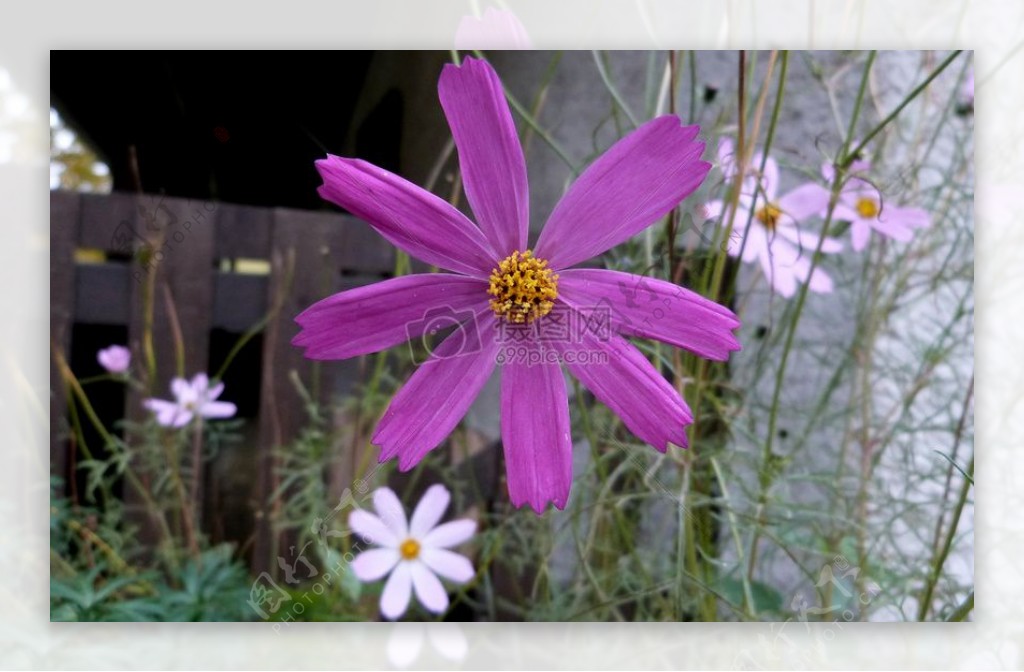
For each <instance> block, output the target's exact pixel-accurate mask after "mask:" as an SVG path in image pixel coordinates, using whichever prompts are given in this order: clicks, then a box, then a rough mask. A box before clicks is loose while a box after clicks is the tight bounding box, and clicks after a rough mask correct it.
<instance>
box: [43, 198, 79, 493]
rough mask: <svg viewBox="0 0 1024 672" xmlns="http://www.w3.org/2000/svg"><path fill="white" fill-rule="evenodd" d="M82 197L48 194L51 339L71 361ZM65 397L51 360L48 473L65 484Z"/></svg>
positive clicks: (62, 386) (66, 453)
mask: <svg viewBox="0 0 1024 672" xmlns="http://www.w3.org/2000/svg"><path fill="white" fill-rule="evenodd" d="M80 214H81V197H80V196H79V195H78V194H75V193H71V192H66V191H51V192H50V339H51V341H52V347H54V348H56V349H58V350H59V351H60V352H61V354H62V355H63V356H64V358H65V359H70V357H71V353H70V348H71V325H72V322H73V320H74V314H75V306H76V302H75V241H76V240H77V239H78V227H79V216H80ZM66 413H67V396H66V393H65V386H64V381H63V380H62V378H61V375H60V370H59V369H58V367H57V365H56V363H55V362H54V360H53V357H52V355H51V357H50V473H51V474H52V475H54V476H60V477H61V478H62V479H64V481H65V483H66V482H67V479H68V476H69V474H68V473H67V470H68V443H67V437H66V435H65V434H66V432H65V424H66V423H65V417H66Z"/></svg>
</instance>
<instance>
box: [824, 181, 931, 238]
mask: <svg viewBox="0 0 1024 672" xmlns="http://www.w3.org/2000/svg"><path fill="white" fill-rule="evenodd" d="M870 170H871V164H870V163H868V162H867V161H855V162H854V163H853V164H852V165H851V166H850V172H851V173H852V177H850V178H848V179H847V180H846V183H845V184H844V185H843V190H842V192H841V193H840V195H839V201H838V202H837V203H836V207H835V210H834V212H833V214H832V218H833V219H834V220H840V221H844V222H850V242H851V244H852V246H853V249H854V250H856V251H858V252H860V251H861V250H863V249H864V248H865V247H867V245H868V240H869V239H870V238H871V232H872V231H875V232H876V233H879V234H881V235H883V236H886V237H887V238H892V239H893V240H898V241H900V242H902V243H907V242H910V241H911V239H913V237H914V229H921V228H926V227H928V226H930V225H931V220H930V218H929V217H928V212H927V211H925V210H923V209H921V208H906V207H898V206H896V205H892V204H890V203H887V202H886V200H885V198H884V197H883V195H882V192H881V191H879V189H878V188H877V187H875V186H874V185H873V184H871V183H870V182H869V181H867V180H866V179H865V178H864V177H862V176H863V175H866V174H867V173H868V172H869V171H870ZM821 173H822V175H823V176H824V177H825V179H826V180H827V181H829V182H831V181H832V178H833V175H834V174H835V169H834V168H833V167H832V165H831V164H829V163H826V164H824V165H823V166H822V168H821ZM822 191H823V192H824V188H822ZM825 193H826V197H827V192H825ZM827 209H828V207H827V205H826V206H825V207H823V208H822V209H821V212H820V214H821V215H822V216H824V215H825V214H826V211H827Z"/></svg>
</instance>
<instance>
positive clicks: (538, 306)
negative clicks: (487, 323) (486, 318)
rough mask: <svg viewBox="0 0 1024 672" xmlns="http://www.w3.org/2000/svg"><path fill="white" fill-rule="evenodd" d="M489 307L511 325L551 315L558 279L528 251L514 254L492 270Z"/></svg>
mask: <svg viewBox="0 0 1024 672" xmlns="http://www.w3.org/2000/svg"><path fill="white" fill-rule="evenodd" d="M487 293H488V294H490V295H491V296H493V297H494V298H493V299H491V308H492V309H493V310H494V314H495V315H497V316H498V317H503V318H505V319H506V320H508V321H509V322H512V323H514V324H523V323H527V324H528V323H530V322H533V321H534V320H535V319H537V318H538V317H543V316H544V315H547V314H548V313H550V312H551V309H552V308H553V307H554V305H555V304H554V301H555V299H556V298H557V297H558V276H557V275H555V273H554V272H552V270H551V269H550V268H548V262H547V260H545V259H537V258H536V257H534V256H533V252H532V251H531V250H526V251H525V252H518V251H517V252H513V253H512V254H510V255H509V256H508V257H506V258H505V259H504V260H503V261H502V262H501V264H499V265H498V267H497V268H496V269H494V270H493V271H491V286H490V288H489V289H488V290H487Z"/></svg>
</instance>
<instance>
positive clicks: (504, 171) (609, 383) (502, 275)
mask: <svg viewBox="0 0 1024 672" xmlns="http://www.w3.org/2000/svg"><path fill="white" fill-rule="evenodd" d="M439 91H440V98H441V105H442V107H443V108H444V111H445V114H446V115H447V117H448V122H449V124H450V125H451V128H452V134H453V135H454V137H455V144H456V147H457V148H458V153H459V163H460V165H461V169H462V177H463V182H464V184H465V190H466V196H467V198H468V200H469V204H470V205H471V206H472V208H473V212H474V213H476V217H477V222H478V224H479V227H477V226H474V225H473V223H472V222H471V221H470V220H469V219H467V218H466V217H465V216H464V215H463V214H462V213H461V212H459V211H458V210H457V209H456V208H455V207H453V206H451V205H450V204H449V203H448V202H447V201H445V200H443V199H441V198H438V197H437V196H435V195H434V194H431V193H430V192H428V191H425V190H424V189H421V188H419V187H417V186H415V185H413V184H411V183H409V182H407V181H406V180H404V179H402V178H400V177H398V176H397V175H394V174H392V173H389V172H387V171H384V170H381V169H380V168H377V167H376V166H372V165H370V164H368V163H366V162H364V161H360V160H358V159H345V158H341V157H337V156H328V157H327V158H326V159H322V160H320V161H318V162H317V168H318V170H319V171H320V174H321V175H322V176H323V179H324V184H323V186H322V187H320V194H321V195H322V196H323V197H324V198H326V199H327V200H329V201H332V202H334V203H336V204H338V205H340V206H342V207H343V208H346V209H347V210H349V211H350V212H352V213H353V214H355V215H356V216H358V217H360V218H361V219H363V220H366V221H367V222H369V224H370V225H371V226H372V227H373V228H374V229H376V230H377V231H378V232H379V233H380V234H381V235H383V236H384V237H385V238H387V239H388V240H389V241H390V242H391V243H393V244H394V245H395V246H397V247H399V248H401V249H403V250H405V251H406V252H408V253H409V254H410V255H412V256H414V257H417V258H419V259H421V260H422V261H425V262H426V263H429V264H434V265H437V266H439V267H441V268H443V269H446V270H448V271H452V273H435V274H426V275H409V276H405V277H399V278H394V279H391V280H385V281H383V282H379V283H376V284H374V285H370V286H367V287H360V288H358V289H353V290H350V291H347V292H342V293H340V294H335V295H334V296H331V297H328V298H326V299H324V300H322V301H320V302H319V303H316V304H314V305H313V306H311V307H310V308H308V309H307V310H305V311H304V312H303V313H302V314H300V315H299V316H298V317H297V318H296V321H297V322H298V323H299V324H300V325H301V326H302V331H301V332H300V333H299V335H298V336H296V337H295V339H294V340H293V341H292V342H293V343H294V344H295V345H298V346H301V347H303V348H305V355H306V357H309V358H311V359H345V358H348V357H355V356H357V355H363V354H367V353H371V352H377V351H379V350H383V349H384V348H388V347H391V346H394V345H397V344H399V343H401V342H403V341H406V340H409V339H413V338H419V337H421V336H423V335H424V334H425V333H428V332H430V331H431V329H432V328H436V326H437V325H438V320H442V321H447V323H448V324H457V325H458V328H457V329H456V330H455V331H454V332H453V333H452V334H451V335H450V336H449V337H448V338H447V339H445V340H444V341H443V342H442V343H441V344H440V346H439V347H438V348H436V349H435V350H434V351H433V352H432V353H431V356H430V358H429V359H428V361H427V362H425V363H424V364H423V365H422V366H420V367H419V369H418V370H417V371H416V372H415V373H414V374H413V375H412V377H411V378H410V379H409V381H408V382H407V383H406V385H405V387H403V388H402V389H401V390H400V391H399V392H398V394H397V395H395V398H394V399H393V400H392V402H391V405H390V406H389V408H388V409H387V411H386V412H385V413H384V416H383V417H382V418H381V421H380V424H379V425H378V427H377V431H376V433H375V434H374V436H373V439H372V440H373V443H374V444H376V445H378V446H380V447H381V449H382V450H381V455H380V459H381V460H382V461H383V460H387V459H390V458H392V457H396V456H397V457H398V466H399V469H401V470H403V471H404V470H408V469H411V468H412V467H413V466H414V465H416V464H417V463H418V462H419V461H420V460H421V459H423V457H424V456H425V455H426V454H427V452H428V451H430V450H432V449H433V448H435V447H436V446H437V445H438V444H440V443H441V442H442V441H443V440H444V439H445V437H447V436H448V434H449V433H450V432H451V431H452V430H453V429H454V428H455V427H456V425H457V424H458V423H459V421H460V420H461V419H462V417H463V416H464V415H465V414H466V411H467V410H468V409H469V406H470V404H471V403H472V402H473V400H474V399H475V398H476V396H477V394H478V393H479V392H480V390H481V389H482V388H483V386H484V384H485V383H486V382H487V380H488V378H489V377H490V375H491V373H492V371H493V370H494V368H495V366H496V364H497V363H498V360H499V359H501V360H504V361H503V363H502V379H501V397H502V402H501V404H502V408H501V434H502V441H503V444H504V450H505V461H506V464H507V473H508V489H509V495H510V497H511V500H512V502H513V504H515V505H516V506H522V505H523V504H524V503H529V504H530V506H532V507H533V508H534V510H536V511H537V512H538V513H539V512H541V511H542V510H543V509H544V507H545V506H546V505H547V503H548V502H553V503H554V505H555V506H556V507H558V508H564V506H565V503H566V500H567V499H568V496H569V488H570V485H571V482H572V438H571V436H570V426H569V405H568V398H567V394H566V388H565V379H564V377H563V374H562V369H561V366H560V362H564V363H565V364H566V366H567V368H568V369H569V371H570V372H571V373H572V374H573V375H574V376H576V377H577V378H578V379H579V380H580V382H582V383H583V385H584V386H585V387H587V388H588V389H589V390H590V391H591V392H593V394H594V396H595V397H597V399H598V400H600V401H601V402H603V403H604V404H606V405H607V406H608V407H610V408H611V409H612V410H613V411H614V412H616V413H617V414H618V415H619V417H621V418H622V420H623V422H624V423H625V425H626V427H628V428H629V429H630V431H632V432H633V433H634V434H636V435H637V436H638V437H640V438H641V439H643V440H644V441H646V442H648V443H650V444H651V445H653V446H655V447H656V448H657V449H659V450H661V451H664V450H666V449H667V447H668V444H669V443H672V444H675V445H677V446H685V445H686V432H685V426H686V425H687V424H689V423H690V422H692V415H691V414H690V410H689V408H688V407H687V406H686V404H685V402H684V401H683V399H682V397H681V396H680V395H679V392H678V391H677V390H676V389H675V388H674V387H673V386H672V385H671V384H669V382H668V381H667V380H665V378H664V377H663V376H662V375H661V373H660V372H659V371H658V370H657V369H656V368H655V367H654V366H653V365H652V364H651V363H650V361H648V359H647V358H646V357H645V356H644V355H643V354H642V353H641V352H640V351H639V350H638V349H637V348H635V347H634V346H633V345H632V344H630V343H629V341H627V340H626V339H625V338H624V336H641V337H644V338H653V339H657V340H661V341H664V342H666V343H670V344H672V345H675V346H678V347H681V348H685V349H687V350H690V351H691V352H694V353H696V354H698V355H701V356H703V357H707V358H709V359H716V360H725V359H727V358H728V356H729V353H730V352H732V351H734V350H738V349H739V343H738V342H737V340H736V338H735V336H734V335H733V333H732V330H733V329H735V328H736V327H737V326H739V321H738V320H737V319H736V316H735V315H733V313H732V312H731V311H729V310H728V309H726V308H724V307H722V306H720V305H718V304H716V303H714V302H712V301H709V300H708V299H705V298H704V297H702V296H700V295H698V294H696V293H694V292H690V291H687V290H685V289H683V288H681V287H679V286H678V285H675V284H672V283H669V282H665V281H662V280H655V279H652V278H645V277H640V276H635V275H630V274H628V273H619V272H615V271H605V270H597V269H572V268H571V267H572V266H574V265H576V264H578V263H580V262H582V261H586V260H587V259H590V258H592V257H595V256H597V255H599V254H601V253H602V252H604V251H606V250H608V249H609V248H611V247H613V246H615V245H618V244H619V243H621V242H623V241H626V240H628V239H629V238H631V237H632V236H634V235H635V234H637V233H639V232H640V231H642V230H643V229H645V228H647V227H648V226H649V225H650V224H652V223H653V222H655V221H657V220H658V219H660V218H661V217H663V216H664V215H665V214H667V213H668V212H670V211H671V210H672V209H673V208H675V207H676V205H678V204H679V202H680V201H681V200H682V199H683V198H685V197H686V196H687V195H689V194H690V193H691V192H693V191H694V189H696V188H697V186H698V185H699V184H700V183H701V182H702V181H703V179H704V177H705V176H706V175H707V172H708V170H709V169H710V166H709V164H707V163H705V162H703V161H701V160H700V156H701V152H702V151H703V149H704V145H703V143H701V142H699V141H697V139H696V138H697V133H698V131H699V129H698V128H697V127H696V126H688V127H684V126H682V125H681V124H680V121H679V119H678V118H677V117H675V116H664V117H659V118H657V119H654V120H652V121H649V122H647V123H645V124H644V125H642V126H641V127H640V128H638V129H637V130H635V131H633V132H632V133H630V134H629V135H627V136H626V137H624V138H623V139H621V140H620V141H618V142H617V143H616V144H615V145H614V146H612V148H611V149H609V150H608V151H607V152H605V154H604V155H603V156H602V157H600V158H599V159H597V160H596V161H595V162H594V163H593V164H592V165H591V166H590V167H589V168H588V169H587V170H586V171H585V172H584V173H583V174H582V175H581V176H580V177H579V179H578V180H576V183H575V184H573V185H572V187H571V188H570V189H569V191H568V193H566V194H565V196H564V197H563V198H562V200H561V202H560V203H559V204H558V205H557V206H556V207H555V210H554V212H553V213H552V214H551V216H550V218H549V219H548V221H547V224H546V225H545V227H544V230H543V232H542V233H541V234H540V238H539V239H538V240H537V242H536V244H535V245H534V246H533V247H530V246H529V245H528V243H527V237H528V233H529V215H528V204H529V196H528V193H527V182H526V162H525V161H524V158H523V150H522V147H521V146H520V144H519V138H518V136H517V134H516V127H515V124H514V123H513V122H512V115H511V113H510V112H509V108H508V105H507V103H506V101H505V96H504V93H503V90H502V85H501V81H500V80H499V79H498V76H497V74H496V73H495V72H494V70H493V69H492V68H491V66H490V65H488V64H487V63H486V62H484V61H480V60H476V59H472V58H467V59H466V60H465V63H464V64H463V65H462V66H461V67H456V66H454V65H448V66H446V67H445V69H444V72H443V73H442V74H441V80H440V83H439ZM594 313H602V314H604V315H606V316H607V318H608V319H607V320H606V321H607V322H610V327H611V330H610V332H609V333H601V334H600V335H598V334H595V333H592V332H593V331H598V330H585V331H586V333H583V334H579V335H578V338H575V339H570V338H566V336H565V331H564V327H565V326H566V324H568V323H575V324H577V325H579V324H583V323H585V322H586V318H587V317H589V316H592V315H593V314H594ZM509 331H515V333H516V335H517V336H518V337H519V338H518V340H517V342H516V349H517V351H518V353H519V354H520V355H521V356H517V357H512V358H508V357H506V356H505V355H504V353H503V352H501V348H502V346H503V344H506V343H507V340H508V339H503V338H502V337H501V336H500V334H502V333H507V332H509ZM585 354H590V355H593V356H591V357H583V356H580V355H585ZM570 360H571V361H570ZM584 360H586V361H585V362H584Z"/></svg>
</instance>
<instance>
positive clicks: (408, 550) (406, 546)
mask: <svg viewBox="0 0 1024 672" xmlns="http://www.w3.org/2000/svg"><path fill="white" fill-rule="evenodd" d="M398 552H399V553H401V554H402V557H403V558H405V559H406V560H415V559H416V558H418V557H419V555H420V542H418V541H416V540H415V539H406V540H405V541H403V542H402V545H401V546H399V547H398Z"/></svg>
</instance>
